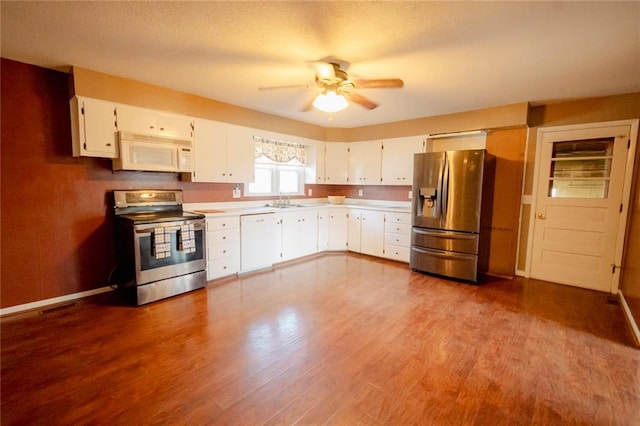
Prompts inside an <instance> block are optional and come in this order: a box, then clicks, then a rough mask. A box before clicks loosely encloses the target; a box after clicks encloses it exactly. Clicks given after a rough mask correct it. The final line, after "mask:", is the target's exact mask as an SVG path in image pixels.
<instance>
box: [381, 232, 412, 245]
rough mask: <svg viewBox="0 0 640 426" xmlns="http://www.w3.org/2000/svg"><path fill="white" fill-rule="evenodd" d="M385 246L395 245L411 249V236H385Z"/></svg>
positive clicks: (388, 234)
mask: <svg viewBox="0 0 640 426" xmlns="http://www.w3.org/2000/svg"><path fill="white" fill-rule="evenodd" d="M384 243H385V244H393V245H394V246H402V247H409V246H410V245H411V236H410V235H409V234H406V235H404V234H391V233H387V234H386V235H385V236H384Z"/></svg>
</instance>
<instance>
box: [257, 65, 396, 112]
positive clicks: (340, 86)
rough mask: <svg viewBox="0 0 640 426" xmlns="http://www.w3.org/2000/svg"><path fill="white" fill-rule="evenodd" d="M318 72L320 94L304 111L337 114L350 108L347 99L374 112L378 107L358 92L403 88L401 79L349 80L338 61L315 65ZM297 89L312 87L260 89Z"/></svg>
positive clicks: (307, 104) (316, 79) (291, 86)
mask: <svg viewBox="0 0 640 426" xmlns="http://www.w3.org/2000/svg"><path fill="white" fill-rule="evenodd" d="M312 65H313V67H314V68H315V70H316V75H315V82H316V85H317V86H318V87H319V88H320V93H319V94H318V95H315V96H314V97H313V98H311V99H310V100H309V102H307V103H306V104H305V105H304V107H303V108H302V111H309V110H310V109H311V108H312V107H314V106H315V107H316V108H318V109H320V110H322V111H325V112H337V111H340V110H342V109H344V108H346V107H347V106H348V103H347V99H348V100H350V101H351V102H354V103H357V104H359V105H362V106H363V107H365V108H367V109H375V108H376V107H377V106H378V104H376V103H375V102H373V101H371V100H370V99H368V98H366V97H364V96H362V95H361V94H359V93H356V90H357V89H383V88H398V87H402V86H404V82H403V81H402V80H401V79H399V78H386V79H376V80H350V79H349V76H348V75H347V73H346V71H344V70H343V69H342V68H341V67H340V64H339V63H338V61H336V62H312ZM296 87H307V88H308V87H310V85H308V84H294V85H285V86H270V87H260V88H258V90H270V89H285V88H296Z"/></svg>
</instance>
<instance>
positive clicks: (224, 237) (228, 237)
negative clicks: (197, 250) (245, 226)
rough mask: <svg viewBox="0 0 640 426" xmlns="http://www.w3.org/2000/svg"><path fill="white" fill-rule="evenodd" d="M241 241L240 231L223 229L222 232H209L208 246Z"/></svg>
mask: <svg viewBox="0 0 640 426" xmlns="http://www.w3.org/2000/svg"><path fill="white" fill-rule="evenodd" d="M230 241H240V229H222V230H220V231H214V232H207V244H210V245H212V244H220V243H228V242H230Z"/></svg>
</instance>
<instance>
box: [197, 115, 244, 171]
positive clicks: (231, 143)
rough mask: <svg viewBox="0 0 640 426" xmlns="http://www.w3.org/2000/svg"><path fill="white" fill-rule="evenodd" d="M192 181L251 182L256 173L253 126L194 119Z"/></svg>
mask: <svg viewBox="0 0 640 426" xmlns="http://www.w3.org/2000/svg"><path fill="white" fill-rule="evenodd" d="M193 142H194V150H195V166H194V170H195V171H194V172H193V173H192V174H191V175H187V179H188V180H190V181H192V182H237V183H243V182H251V181H253V174H254V160H253V155H254V144H253V132H252V129H249V128H246V127H240V126H233V125H230V124H227V123H221V122H219V121H213V120H205V119H200V118H196V119H195V120H194V140H193Z"/></svg>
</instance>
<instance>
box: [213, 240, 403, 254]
mask: <svg viewBox="0 0 640 426" xmlns="http://www.w3.org/2000/svg"><path fill="white" fill-rule="evenodd" d="M396 241H397V240H396ZM226 252H227V251H226V250H222V254H225V253H226Z"/></svg>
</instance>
